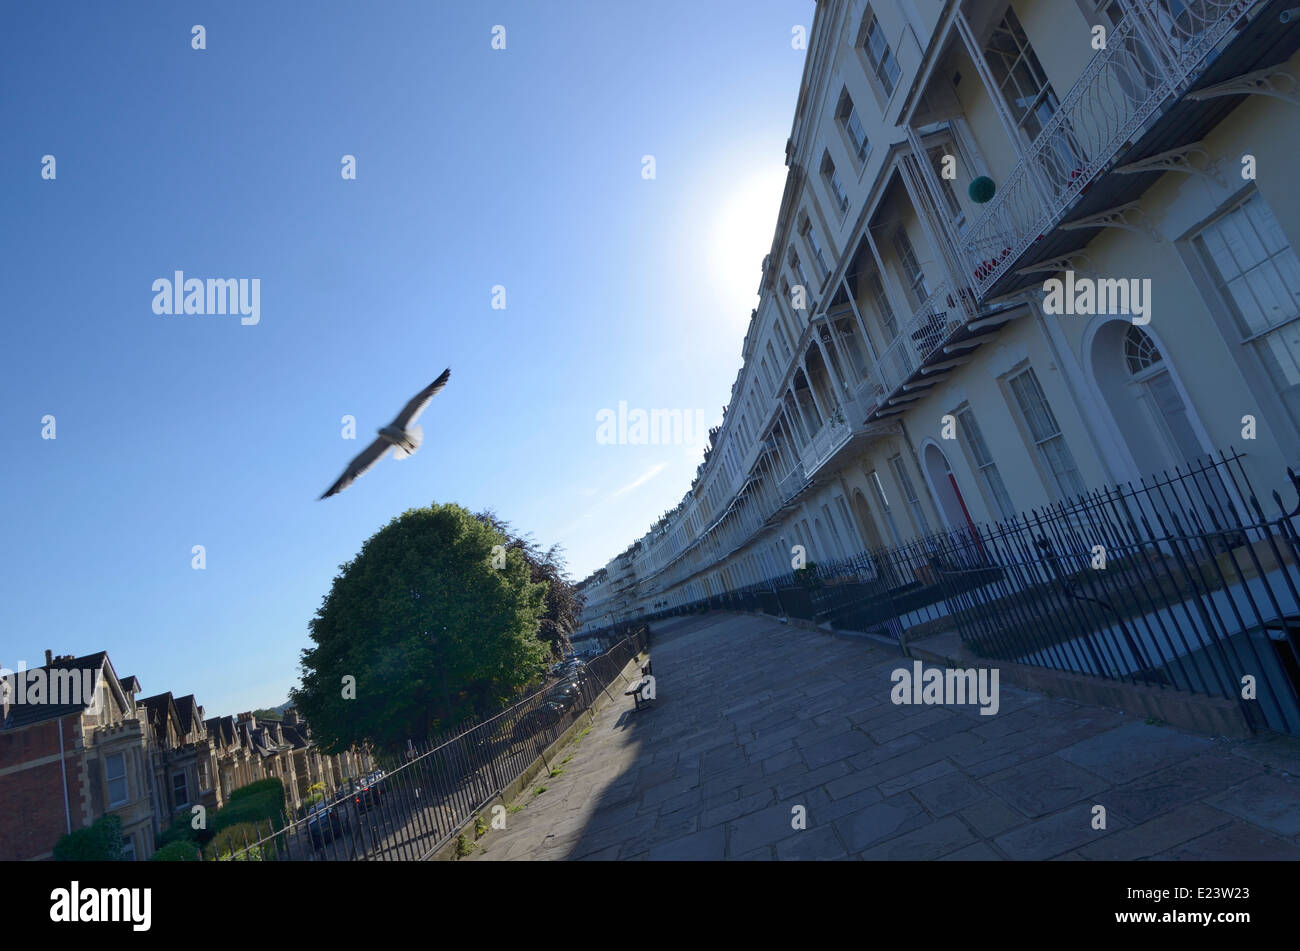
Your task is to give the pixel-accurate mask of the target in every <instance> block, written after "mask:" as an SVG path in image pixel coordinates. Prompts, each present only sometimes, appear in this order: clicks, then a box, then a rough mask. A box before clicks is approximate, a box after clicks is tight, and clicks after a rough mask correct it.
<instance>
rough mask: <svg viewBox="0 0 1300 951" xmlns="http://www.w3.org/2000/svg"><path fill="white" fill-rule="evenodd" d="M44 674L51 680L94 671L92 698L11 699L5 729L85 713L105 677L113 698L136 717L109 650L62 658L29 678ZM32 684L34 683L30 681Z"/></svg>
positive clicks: (92, 673) (120, 706)
mask: <svg viewBox="0 0 1300 951" xmlns="http://www.w3.org/2000/svg"><path fill="white" fill-rule="evenodd" d="M38 670H40V671H44V672H45V676H46V677H48V676H49V674H50V672H51V671H56V670H79V671H90V672H91V683H92V687H91V690H90V695H89V696H88V697H84V696H83V697H82V698H81V700H82V702H81V703H71V704H65V703H18V702H17V697H16V696H15V697H10V706H9V715H8V717H6V718H5V721H4V723H3V725H0V728H3V729H17V728H19V727H25V726H31V725H32V724H34V723H41V722H43V721H45V720H53V719H56V718H57V717H66V716H69V715H71V714H80V713H82V712H83V711H84V710H85V709H86V708H87V707H88V706H90V704H91V703H92V702H93V701H94V698H95V697H97V696H98V695H99V685H100V682H101V678H105V679H106V681H107V683H108V688H109V695H110V696H111V697H112V699H113V700H114V701H115V702H116V703H117V704H118V706H119V708H120V709H121V710H122V711H123V712H124V713H126V714H127V715H128V716H129V715H133V714H134V712H135V711H134V710H130V709H128V707H127V702H126V694H125V693H123V692H122V684H121V681H120V680H118V677H117V673H116V672H115V671H114V670H113V663H112V661H110V660H109V659H108V653H107V652H106V651H96V652H95V653H94V654H87V655H86V656H85V657H62V658H59V659H58V660H55V661H52V662H51V663H49V664H45V665H42V666H41V667H33V668H30V669H29V670H27V671H26V672H25V673H26V674H27V675H30V674H32V673H33V672H35V671H38ZM29 683H30V681H29Z"/></svg>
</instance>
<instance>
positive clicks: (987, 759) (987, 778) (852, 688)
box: [468, 613, 1300, 861]
mask: <svg viewBox="0 0 1300 951" xmlns="http://www.w3.org/2000/svg"><path fill="white" fill-rule="evenodd" d="M652 645H653V646H652V654H653V657H654V671H655V678H656V692H657V697H658V698H657V700H656V701H655V702H654V704H653V705H652V706H649V707H646V708H644V709H642V710H640V711H635V710H633V709H632V702H631V700H630V699H628V698H623V697H621V696H620V697H618V698H617V699H616V702H615V703H613V704H611V705H609V706H606V707H605V708H604V709H602V710H601V711H600V712H599V713H598V714H597V715H596V718H595V719H594V720H593V722H592V725H591V727H590V729H589V731H588V732H587V733H586V734H585V735H582V736H580V737H579V738H577V739H575V740H574V741H573V742H572V743H571V744H570V745H569V746H568V747H566V748H565V749H563V750H561V751H560V752H559V753H558V754H557V756H556V758H555V760H554V761H553V763H552V764H551V765H552V767H554V768H556V769H559V770H562V771H561V772H559V773H558V774H557V775H556V776H553V777H551V776H548V775H547V774H546V773H545V772H543V773H542V774H541V775H539V777H538V778H537V779H536V780H535V781H534V782H533V785H532V787H530V788H529V789H527V790H525V791H524V792H523V793H522V794H521V795H520V796H519V797H518V798H517V799H516V801H515V803H514V804H513V805H512V806H511V808H512V809H513V810H514V811H511V812H509V813H508V814H507V816H506V828H505V829H504V830H492V831H490V832H488V833H487V834H486V835H485V836H484V837H483V838H482V839H480V840H479V843H478V848H477V849H476V850H475V851H474V852H473V853H472V854H471V855H470V856H469V858H468V860H469V861H491V860H498V859H500V860H507V861H513V860H545V859H581V860H596V861H610V860H629V859H649V860H652V861H656V860H718V859H734V860H738V861H754V860H769V861H770V860H796V861H815V860H836V859H855V860H857V859H861V860H868V861H882V860H883V861H892V860H899V859H902V860H908V859H911V860H951V861H989V860H995V859H1001V860H1006V859H1018V860H1034V861H1040V860H1066V861H1070V860H1074V861H1077V860H1084V861H1087V860H1116V859H1118V860H1137V859H1296V860H1300V739H1297V738H1293V737H1284V736H1279V735H1276V734H1267V735H1261V736H1257V737H1253V738H1249V739H1245V740H1239V739H1225V738H1210V737H1203V736H1198V735H1196V734H1193V733H1190V732H1186V731H1183V730H1178V729H1174V728H1171V727H1167V726H1163V725H1160V724H1155V723H1150V722H1144V721H1142V720H1141V719H1138V718H1136V717H1132V716H1128V715H1125V714H1123V713H1119V712H1116V711H1112V710H1106V709H1102V708H1099V707H1093V706H1089V705H1086V704H1081V703H1077V702H1074V701H1071V700H1064V699H1060V698H1051V697H1047V696H1043V695H1040V694H1037V693H1034V692H1032V691H1028V690H1022V689H1019V688H1016V687H1011V686H1006V685H1003V686H1002V687H1001V690H1000V692H999V701H1000V706H999V711H998V713H997V714H995V715H993V716H982V715H980V713H979V710H978V708H977V707H974V706H964V707H962V706H940V705H924V704H900V705H895V704H894V703H893V702H891V689H892V687H893V681H892V679H891V674H892V673H893V671H894V670H895V669H899V668H902V669H905V670H908V671H910V670H911V669H912V662H911V661H910V660H907V659H905V658H904V657H903V656H902V654H901V652H900V651H899V650H897V649H896V648H891V647H890V646H888V645H885V644H883V643H880V642H875V641H866V640H862V639H838V638H833V637H831V636H829V635H825V634H821V633H818V632H816V631H809V630H806V629H802V628H796V627H791V626H789V625H785V624H781V623H779V622H777V621H775V620H773V619H770V618H765V617H753V616H748V615H736V614H721V613H714V614H711V615H703V616H695V617H689V618H675V619H672V620H670V621H666V622H660V623H657V624H656V625H655V626H654V633H653V637H652ZM927 666H928V665H927ZM539 787H545V791H544V792H541V793H536V792H535V790H536V789H537V788H539ZM1097 806H1101V807H1103V809H1104V812H1105V825H1104V828H1100V827H1097V826H1098V825H1099V820H1098V818H1097V815H1098V810H1097V809H1096V807H1097ZM485 818H486V817H485Z"/></svg>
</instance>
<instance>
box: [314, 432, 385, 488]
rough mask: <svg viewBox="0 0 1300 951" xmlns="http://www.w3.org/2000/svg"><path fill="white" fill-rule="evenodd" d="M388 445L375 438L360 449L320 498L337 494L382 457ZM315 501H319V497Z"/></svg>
mask: <svg viewBox="0 0 1300 951" xmlns="http://www.w3.org/2000/svg"><path fill="white" fill-rule="evenodd" d="M388 445H389V444H388V443H387V442H385V441H384V440H383V439H376V440H375V441H374V442H372V443H371V444H370V445H369V446H367V447H366V448H365V449H363V450H361V452H360V453H359V454H358V455H357V457H356V458H355V459H353V460H352V461H351V462H349V463H348V467H347V468H346V469H344V470H343V474H342V475H341V476H339V477H338V480H337V481H336V482H335V483H334V484H333V485H332V486H330V487H329V488H328V489H326V490H325V494H324V495H322V496H321V498H322V499H328V498H329V497H330V496H331V495H338V494H339V493H340V492H342V491H343V490H344V489H346V488H347V487H348V486H350V485H351V484H352V483H353V482H355V481H357V479H358V478H359V477H361V476H362V475H363V474H364V473H365V472H366V470H368V469H369V468H370V467H371V466H373V465H374V464H375V463H376V462H378V461H379V460H380V459H381V458H382V457H383V455H384V451H385V450H386V449H388ZM317 501H319V499H318V500H317Z"/></svg>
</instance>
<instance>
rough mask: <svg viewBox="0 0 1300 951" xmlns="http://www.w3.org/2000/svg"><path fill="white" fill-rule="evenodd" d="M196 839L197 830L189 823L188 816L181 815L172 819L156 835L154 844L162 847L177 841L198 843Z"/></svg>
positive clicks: (197, 837)
mask: <svg viewBox="0 0 1300 951" xmlns="http://www.w3.org/2000/svg"><path fill="white" fill-rule="evenodd" d="M198 841H199V830H198V829H195V828H194V827H193V826H192V825H190V819H189V817H188V816H181V817H180V818H178V819H175V820H173V821H172V824H171V825H169V826H168V827H167V828H166V829H164V830H163V832H162V835H160V836H158V841H157V842H156V843H155V845H157V847H158V848H159V849H162V848H165V847H166V846H169V845H173V844H175V843H177V842H191V843H198Z"/></svg>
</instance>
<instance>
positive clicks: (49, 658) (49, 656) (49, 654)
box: [45, 647, 54, 667]
mask: <svg viewBox="0 0 1300 951" xmlns="http://www.w3.org/2000/svg"><path fill="white" fill-rule="evenodd" d="M53 663H54V651H52V650H50V649H49V648H48V647H47V648H45V666H46V667H49V666H50V665H51V664H53Z"/></svg>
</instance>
